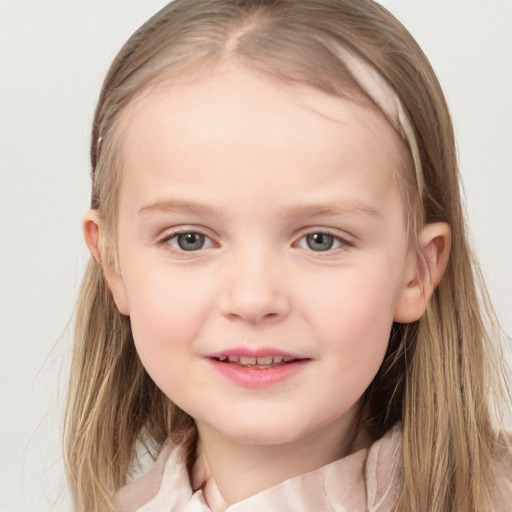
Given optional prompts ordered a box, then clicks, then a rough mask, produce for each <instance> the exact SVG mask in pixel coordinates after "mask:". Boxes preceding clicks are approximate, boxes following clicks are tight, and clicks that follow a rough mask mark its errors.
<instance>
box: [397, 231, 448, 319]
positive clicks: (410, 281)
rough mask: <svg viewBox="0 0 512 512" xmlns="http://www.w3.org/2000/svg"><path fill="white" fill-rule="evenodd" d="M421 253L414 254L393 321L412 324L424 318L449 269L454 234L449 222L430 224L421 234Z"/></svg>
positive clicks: (410, 258) (408, 265) (410, 256)
mask: <svg viewBox="0 0 512 512" xmlns="http://www.w3.org/2000/svg"><path fill="white" fill-rule="evenodd" d="M418 245H419V253H417V252H416V251H415V250H413V249H412V250H411V252H410V254H409V258H408V262H407V265H406V269H405V271H404V280H403V283H402V287H401V289H400V291H399V294H398V297H397V301H396V305H395V314H394V317H393V320H394V321H395V322H399V323H411V322H414V321H416V320H418V319H419V318H421V316H422V315H423V313H424V312H425V309H426V307H427V304H428V301H429V300H430V298H431V296H432V294H433V293H434V290H435V288H436V287H437V285H438V284H439V283H440V282H441V279H442V277H443V274H444V272H445V270H446V267H447V265H448V260H449V256H450V248H451V231H450V226H449V225H448V224H447V223H446V222H436V223H432V224H427V225H426V226H425V227H424V228H423V229H422V230H421V233H420V236H419V240H418Z"/></svg>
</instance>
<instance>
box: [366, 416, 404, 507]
mask: <svg viewBox="0 0 512 512" xmlns="http://www.w3.org/2000/svg"><path fill="white" fill-rule="evenodd" d="M401 445H402V433H401V429H400V424H397V425H395V426H394V427H393V428H392V429H391V430H389V431H388V432H387V433H386V434H385V435H384V436H383V437H382V438H381V439H379V440H377V441H375V442H374V443H373V445H372V446H371V447H370V449H369V450H368V456H367V459H366V464H365V470H364V473H365V480H366V498H367V502H368V510H375V511H381V510H382V511H384V510H393V508H394V507H395V505H396V500H397V493H398V483H399V473H400V450H401Z"/></svg>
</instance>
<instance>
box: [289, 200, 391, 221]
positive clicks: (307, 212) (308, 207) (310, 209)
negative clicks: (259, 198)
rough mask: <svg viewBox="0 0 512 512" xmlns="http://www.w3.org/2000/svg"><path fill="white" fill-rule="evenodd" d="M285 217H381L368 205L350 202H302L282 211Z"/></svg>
mask: <svg viewBox="0 0 512 512" xmlns="http://www.w3.org/2000/svg"><path fill="white" fill-rule="evenodd" d="M284 215H285V216H286V217H351V216H365V217H376V218H382V214H381V213H380V212H379V211H378V210H376V209H375V208H373V207H372V206H370V205H367V204H363V203H352V202H339V203H338V202H335V203H319V204H304V205H297V206H291V207H289V208H286V209H285V211H284Z"/></svg>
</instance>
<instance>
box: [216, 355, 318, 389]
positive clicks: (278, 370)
mask: <svg viewBox="0 0 512 512" xmlns="http://www.w3.org/2000/svg"><path fill="white" fill-rule="evenodd" d="M209 361H210V362H211V364H212V365H213V367H214V368H215V369H216V370H217V371H218V372H219V373H220V374H222V375H223V376H224V377H227V378H228V379H230V380H231V381H233V382H235V383H236V384H239V385H242V386H246V387H251V388H262V387H268V386H273V385H275V384H279V383H280V382H282V381H284V380H286V379H288V378H290V377H292V376H293V375H295V374H297V373H298V372H300V370H302V369H303V368H304V366H305V364H306V363H307V362H308V359H301V360H299V361H294V362H292V363H286V364H283V365H281V366H274V367H272V368H246V367H244V366H239V365H237V364H230V363H223V362H221V361H218V360H217V359H209Z"/></svg>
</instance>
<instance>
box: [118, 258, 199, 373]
mask: <svg viewBox="0 0 512 512" xmlns="http://www.w3.org/2000/svg"><path fill="white" fill-rule="evenodd" d="M162 276H166V277H165V278H164V277H162ZM127 292H128V297H129V301H130V322H131V326H132V333H133V338H134V341H135V346H136V348H137V351H138V353H139V356H140V358H141V360H142V362H143V364H144V366H146V368H147V369H148V371H149V372H150V373H151V371H152V368H153V367H157V368H158V367H159V366H165V365H168V364H169V363H170V362H172V360H173V359H174V358H175V357H176V356H177V355H178V354H179V353H180V351H182V350H183V351H184V350H185V349H187V350H188V351H189V353H190V350H191V348H192V349H193V342H194V340H195V339H196V338H197V334H198V331H199V328H200V326H201V325H202V324H203V323H204V318H205V316H206V315H208V309H209V308H208V307H207V302H208V300H207V292H206V290H205V289H203V288H201V287H198V286H197V283H194V284H191V283H190V281H189V282H188V286H187V280H186V279H185V280H184V279H180V278H179V276H178V275H169V272H168V271H167V273H166V272H163V271H160V270H159V269H158V268H155V267H154V268H153V269H152V270H149V271H148V272H146V273H144V275H143V276H141V278H140V279H134V280H130V279H128V280H127Z"/></svg>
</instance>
